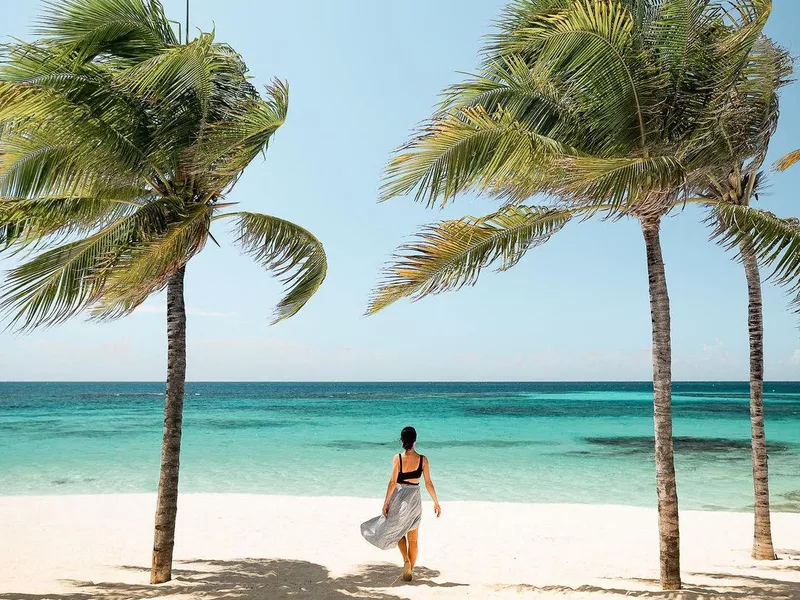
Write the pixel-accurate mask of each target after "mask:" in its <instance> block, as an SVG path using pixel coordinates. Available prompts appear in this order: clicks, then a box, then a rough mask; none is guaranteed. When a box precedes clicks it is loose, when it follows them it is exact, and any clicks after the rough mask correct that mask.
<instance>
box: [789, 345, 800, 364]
mask: <svg viewBox="0 0 800 600" xmlns="http://www.w3.org/2000/svg"><path fill="white" fill-rule="evenodd" d="M789 363H790V364H793V365H800V348H798V349H797V350H795V351H794V353H793V354H792V358H790V359H789Z"/></svg>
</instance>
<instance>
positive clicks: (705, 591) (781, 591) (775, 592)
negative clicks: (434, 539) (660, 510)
mask: <svg viewBox="0 0 800 600" xmlns="http://www.w3.org/2000/svg"><path fill="white" fill-rule="evenodd" d="M691 575H692V576H694V577H703V578H709V579H714V580H718V581H719V585H696V584H693V583H692V582H691V581H684V587H683V589H682V590H678V591H661V590H658V589H650V590H642V589H638V590H637V589H629V588H624V587H613V586H609V587H605V586H599V585H582V586H578V587H569V586H563V585H546V586H531V585H518V586H507V587H508V588H509V589H516V590H517V591H518V592H522V591H533V592H555V593H559V594H564V595H565V596H566V597H570V595H572V594H585V595H589V594H602V595H603V597H604V598H606V597H615V596H619V597H620V598H644V599H652V600H800V581H787V580H785V579H771V578H768V577H757V576H755V575H744V574H740V575H731V574H721V573H692V574H691ZM624 581H630V582H633V581H635V582H638V583H646V584H648V585H651V586H653V588H657V587H658V581H656V580H651V579H625V580H624ZM504 587H506V586H504Z"/></svg>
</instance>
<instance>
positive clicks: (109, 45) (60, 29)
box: [38, 0, 178, 60]
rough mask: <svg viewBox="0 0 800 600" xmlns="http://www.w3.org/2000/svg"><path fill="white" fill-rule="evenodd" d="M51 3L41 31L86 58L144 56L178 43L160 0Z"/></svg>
mask: <svg viewBox="0 0 800 600" xmlns="http://www.w3.org/2000/svg"><path fill="white" fill-rule="evenodd" d="M47 7H48V9H47V12H46V13H45V14H44V16H43V17H42V19H41V21H40V23H39V28H38V33H39V34H40V35H41V36H43V38H44V39H45V40H47V41H49V42H52V43H56V44H59V45H61V46H63V47H65V50H66V51H67V52H68V53H73V52H74V53H77V54H78V55H79V56H80V57H82V59H83V60H91V59H93V58H94V57H95V56H97V55H98V54H100V53H108V54H110V55H115V56H119V57H123V58H138V59H141V58H143V57H147V56H149V55H151V54H152V53H153V52H157V51H158V50H160V49H161V48H163V47H164V46H167V45H172V44H177V43H178V39H177V37H176V36H175V34H174V32H173V31H172V27H171V26H170V24H169V21H168V20H167V17H166V15H165V14H164V9H163V7H162V6H161V3H160V2H158V0H60V1H59V2H53V1H50V2H48V3H47Z"/></svg>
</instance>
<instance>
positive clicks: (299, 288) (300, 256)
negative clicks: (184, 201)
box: [222, 212, 328, 324]
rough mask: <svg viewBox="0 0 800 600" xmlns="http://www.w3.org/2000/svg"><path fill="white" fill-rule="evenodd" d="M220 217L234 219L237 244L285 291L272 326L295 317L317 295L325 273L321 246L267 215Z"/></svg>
mask: <svg viewBox="0 0 800 600" xmlns="http://www.w3.org/2000/svg"><path fill="white" fill-rule="evenodd" d="M222 216H224V217H235V218H236V220H237V222H236V229H237V231H238V236H239V237H238V240H237V242H238V244H239V245H240V246H242V248H243V249H244V251H245V252H246V253H247V254H249V255H250V256H252V257H253V258H254V259H255V260H256V262H258V263H259V264H260V265H261V266H263V267H265V268H267V269H269V270H271V271H273V272H274V273H275V274H276V275H277V276H278V277H279V278H280V279H281V281H282V283H283V284H284V285H286V286H287V287H288V291H287V293H286V295H285V296H284V298H283V299H282V300H281V301H280V302H279V303H278V306H277V308H276V310H275V317H274V319H273V321H272V323H273V324H274V323H277V322H278V321H282V320H284V319H288V318H289V317H291V316H293V315H295V314H296V313H297V312H298V311H299V310H300V309H301V308H303V306H305V304H306V302H308V301H309V300H310V299H311V297H312V296H313V295H314V294H315V293H316V292H317V290H318V289H319V286H320V285H322V282H323V281H324V280H325V276H326V275H327V273H328V261H327V258H326V256H325V250H324V248H323V247H322V243H321V242H320V241H319V240H318V239H317V238H316V237H314V235H312V234H311V233H310V232H309V231H307V230H305V229H303V228H302V227H300V226H299V225H295V224H294V223H291V222H290V221H286V220H284V219H279V218H277V217H272V216H270V215H262V214H256V213H251V212H237V213H228V214H226V215H222Z"/></svg>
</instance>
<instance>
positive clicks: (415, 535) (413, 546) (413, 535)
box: [406, 529, 419, 569]
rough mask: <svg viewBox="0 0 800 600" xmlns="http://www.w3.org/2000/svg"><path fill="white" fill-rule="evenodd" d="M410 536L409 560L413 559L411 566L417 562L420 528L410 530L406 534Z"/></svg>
mask: <svg viewBox="0 0 800 600" xmlns="http://www.w3.org/2000/svg"><path fill="white" fill-rule="evenodd" d="M406 537H408V560H409V561H411V568H412V569H413V568H414V565H415V564H417V540H418V539H419V529H415V530H414V531H409V532H408V533H407V534H406Z"/></svg>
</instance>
